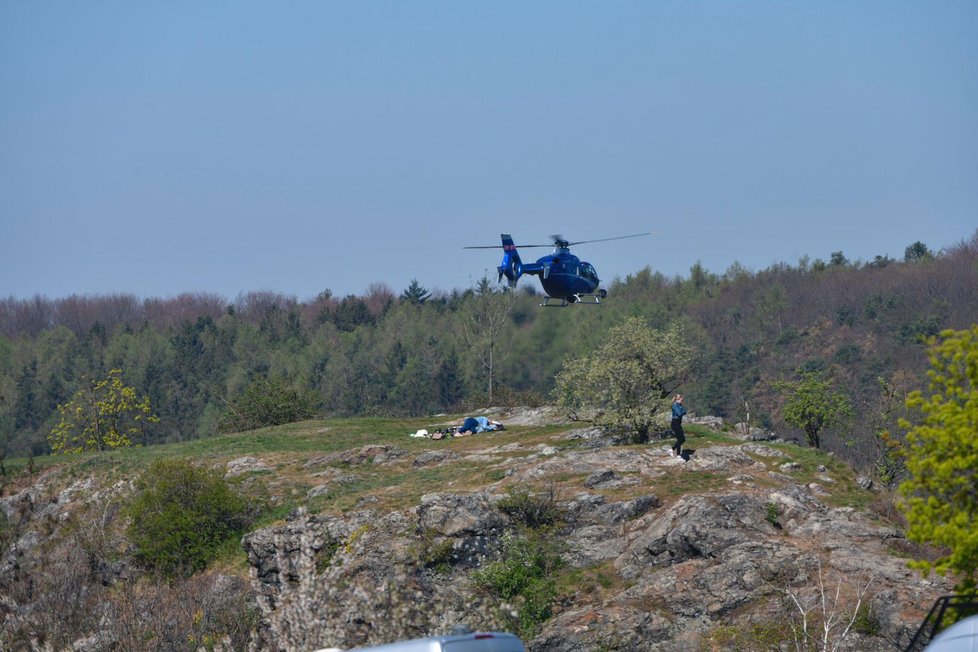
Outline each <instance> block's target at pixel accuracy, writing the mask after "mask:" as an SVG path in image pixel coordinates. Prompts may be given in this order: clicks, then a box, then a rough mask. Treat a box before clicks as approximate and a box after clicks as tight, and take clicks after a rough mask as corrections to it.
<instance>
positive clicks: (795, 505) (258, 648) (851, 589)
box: [0, 412, 951, 652]
mask: <svg viewBox="0 0 978 652" xmlns="http://www.w3.org/2000/svg"><path fill="white" fill-rule="evenodd" d="M520 418H524V419H527V420H533V419H537V418H541V415H540V414H538V413H536V412H527V413H525V414H520ZM468 441H485V442H486V443H485V444H484V447H483V448H477V447H476V446H472V445H469V444H468ZM623 443H627V442H626V441H624V440H620V439H618V438H616V437H613V436H608V435H606V434H605V433H603V432H601V431H600V430H598V429H593V428H574V429H572V427H570V426H569V427H568V429H567V430H564V431H563V432H560V433H557V434H554V435H552V436H548V437H543V436H540V437H538V438H537V439H536V440H534V441H529V442H528V441H524V440H511V441H508V443H503V442H501V441H500V440H498V439H497V440H495V441H493V440H492V439H489V438H487V439H485V440H467V442H466V448H464V449H460V450H451V449H438V450H432V451H428V452H422V453H416V452H415V453H409V452H408V451H406V450H403V449H400V448H397V447H394V446H389V445H384V446H380V445H368V446H362V447H359V448H355V449H351V450H347V451H341V452H334V453H330V454H328V455H321V456H318V457H313V458H310V459H308V460H305V459H303V460H300V461H299V462H296V466H297V467H300V468H302V469H303V470H304V472H306V473H307V477H308V478H309V479H310V484H308V485H306V486H305V491H306V493H305V495H306V496H307V497H309V498H316V497H319V496H325V495H327V494H329V492H331V491H334V490H335V491H341V490H343V487H345V486H348V485H351V484H352V483H355V482H359V481H363V480H364V478H367V479H370V478H372V477H374V476H372V475H368V474H370V473H374V472H375V471H376V472H378V473H380V472H390V473H394V474H406V475H409V474H415V473H424V474H429V473H430V474H433V475H434V474H439V473H442V472H444V471H445V468H446V465H463V466H464V468H465V469H466V471H465V473H468V472H469V471H468V469H470V468H471V469H475V468H478V469H479V470H480V471H479V472H480V473H485V476H480V477H486V478H492V480H486V481H485V484H484V486H480V485H479V482H472V483H470V485H469V489H466V490H460V489H454V488H453V487H452V486H451V482H447V483H444V484H439V485H438V489H439V490H438V491H436V492H431V493H427V494H425V495H422V496H420V498H419V499H414V500H403V499H402V500H400V501H394V502H395V503H396V504H398V505H399V507H397V508H384V509H381V508H380V507H379V506H380V505H383V504H390V503H385V502H384V498H390V496H391V495H395V494H396V492H397V491H398V490H400V487H399V486H395V487H390V488H388V490H387V493H386V494H384V493H383V492H377V493H376V494H369V495H365V496H360V497H359V499H358V500H356V501H353V500H351V501H350V502H349V503H346V504H347V505H352V507H348V511H340V510H336V513H332V514H311V513H309V512H308V511H306V510H305V509H304V508H300V509H296V510H294V511H293V512H292V513H291V514H290V515H289V516H288V518H287V519H286V520H285V521H284V522H281V523H279V524H276V525H274V526H271V527H266V528H262V529H259V530H256V531H253V532H251V533H249V534H248V535H246V536H245V537H244V538H243V540H242V546H243V547H244V549H245V551H246V552H247V556H248V565H249V570H248V576H249V577H248V579H247V582H248V583H250V588H249V589H248V590H247V591H243V590H240V591H238V594H239V595H240V596H244V597H246V598H247V600H248V601H249V604H253V601H255V600H256V601H257V607H258V611H259V616H258V620H257V624H256V626H255V630H254V633H253V635H251V638H250V643H249V649H250V650H251V651H252V652H265V651H276V652H277V651H295V652H308V651H310V650H315V649H319V648H324V647H338V648H342V649H349V648H353V647H356V646H361V645H366V644H376V643H382V642H389V641H394V640H399V639H405V638H413V637H418V636H424V635H429V634H434V633H445V632H448V631H450V630H451V629H452V628H454V627H455V626H457V625H465V626H468V627H471V628H473V629H483V630H486V629H508V630H512V629H513V628H514V627H515V626H517V625H518V624H519V622H520V621H519V614H522V611H521V610H522V609H524V608H525V607H526V600H525V598H522V597H520V596H516V597H511V598H507V599H506V600H503V599H501V598H498V597H495V596H493V595H491V594H490V593H489V592H487V591H484V590H480V589H479V588H478V582H476V580H475V578H476V574H477V573H479V572H484V571H485V570H486V569H487V568H489V567H490V564H491V563H492V562H494V561H496V560H498V559H499V558H500V556H501V554H503V553H502V551H504V550H505V546H506V542H507V541H509V540H511V539H512V537H514V536H526V535H525V534H520V533H525V532H526V530H525V529H523V528H526V527H528V523H530V521H531V520H532V519H531V518H529V517H528V516H527V514H526V513H525V511H526V509H528V508H527V506H526V505H523V507H522V508H521V507H520V502H519V500H517V499H518V498H519V499H525V498H526V497H527V496H529V497H531V498H532V497H534V496H536V497H538V498H539V496H543V495H544V494H546V496H545V499H540V500H542V501H543V503H537V504H538V505H539V504H543V505H544V507H546V509H547V510H549V511H547V513H546V514H543V515H540V514H537V515H533V514H531V515H530V516H533V517H535V518H536V517H539V518H540V520H542V521H545V522H546V523H548V524H549V525H547V526H546V527H547V528H549V529H546V530H537V531H536V532H537V536H539V537H541V538H542V539H545V540H546V541H548V542H550V543H552V544H554V546H553V550H555V551H557V553H558V554H559V555H560V560H561V562H562V566H560V567H558V570H556V571H554V573H555V575H554V577H553V579H554V580H555V581H556V582H557V583H558V585H559V590H558V592H557V595H556V599H554V600H553V601H552V602H551V603H549V609H550V614H549V617H547V618H540V619H539V620H538V621H537V622H536V623H535V626H534V627H528V628H527V629H526V630H525V631H524V639H525V642H526V644H527V648H528V649H529V650H531V651H533V652H543V651H547V652H564V651H566V652H571V651H574V652H578V651H582V650H629V651H632V650H634V651H645V650H648V651H663V652H679V651H686V650H724V649H756V648H753V647H752V646H751V643H750V642H751V641H753V640H755V639H760V638H764V637H765V636H767V637H768V638H771V637H773V640H776V641H781V642H782V644H783V645H782V649H796V647H797V646H796V645H795V642H796V641H797V639H794V638H792V637H793V634H792V630H791V627H792V624H796V625H799V624H800V623H801V620H800V619H801V618H802V617H803V616H804V618H805V619H807V622H808V624H809V626H810V627H816V626H820V623H821V622H822V621H824V620H825V619H826V618H827V617H834V618H837V619H841V620H842V621H843V622H844V623H845V624H847V623H848V622H849V621H848V620H847V619H848V618H850V617H854V616H858V623H856V624H854V626H853V628H852V630H851V631H850V632H849V633H848V634H847V636H846V637H845V640H843V641H842V642H841V645H840V646H839V647H838V649H839V650H848V651H850V652H852V651H857V650H858V651H862V652H873V651H875V650H880V651H882V650H892V649H894V647H901V648H902V647H905V646H906V644H907V643H908V642H909V639H910V636H911V635H912V634H913V632H914V631H915V630H916V628H917V626H918V625H919V623H920V621H921V619H922V617H923V615H924V614H925V613H926V611H927V609H928V608H929V607H930V605H931V604H932V603H933V601H934V599H935V598H936V597H937V596H939V595H942V594H945V593H948V592H950V589H951V586H950V583H949V582H947V581H945V580H944V579H942V578H930V579H922V578H921V577H920V576H919V575H918V574H917V573H915V572H911V571H910V570H908V569H907V567H906V561H905V559H903V558H901V557H899V556H897V555H896V554H894V551H895V550H899V549H900V547H901V546H902V545H904V544H905V542H904V540H903V538H902V534H901V532H900V531H899V530H898V529H897V528H895V527H893V526H891V525H887V524H885V523H882V522H880V521H878V520H875V519H874V518H873V517H871V516H870V515H868V514H866V513H863V512H861V511H858V510H855V509H853V508H851V507H840V506H838V505H839V504H840V502H838V501H835V502H834V501H833V500H832V494H833V491H835V490H836V489H838V488H839V487H840V486H841V485H842V484H844V483H848V485H849V486H851V487H852V488H853V489H852V490H853V491H863V490H861V489H859V487H858V485H857V482H856V479H855V478H854V477H852V476H851V474H850V475H849V476H846V477H841V476H840V475H838V474H835V475H833V471H831V470H830V469H828V468H826V466H818V467H817V468H810V462H807V463H806V462H804V458H803V457H802V456H797V455H794V453H793V452H792V449H791V447H789V446H784V445H771V444H767V443H761V442H756V441H748V442H744V441H740V440H736V439H729V438H728V439H723V438H720V437H717V438H715V439H714V440H704V439H702V438H697V437H691V439H690V440H689V441H688V445H689V446H690V448H691V449H695V450H694V451H693V453H692V455H691V457H690V459H689V460H688V461H684V460H682V459H676V458H673V457H671V456H670V455H669V453H668V450H669V448H668V447H669V444H670V443H671V442H661V441H659V442H654V443H652V444H648V445H620V444H623ZM480 445H481V444H480ZM796 457H797V458H798V459H796ZM826 465H828V466H832V464H831V463H830V462H829V461H828V460H826ZM226 468H227V472H228V474H229V475H239V474H248V473H251V474H254V473H261V472H262V471H264V469H267V468H269V467H268V466H267V464H266V463H265V462H263V461H262V460H260V459H258V458H256V457H239V458H237V459H233V460H231V462H230V463H228V464H227V467H226ZM447 468H451V467H447ZM377 469H380V471H377ZM266 473H267V471H266ZM439 477H440V476H439ZM310 486H312V488H308V487H310ZM474 486H477V487H478V488H476V489H474V490H473V489H472V487H474ZM548 487H549V492H548V490H547V488H548ZM130 491H131V486H130V485H129V484H128V483H127V482H119V483H116V484H114V485H112V486H111V487H107V488H104V489H101V490H97V484H95V483H93V482H92V481H91V479H80V480H73V479H72V480H70V481H66V482H63V483H61V484H60V485H57V486H55V485H54V483H52V482H51V481H50V480H49V479H48V478H47V477H41V478H39V479H37V480H36V481H35V483H34V484H33V485H32V486H29V487H27V488H24V489H23V490H21V491H19V492H17V493H12V494H11V495H8V496H6V497H4V498H2V499H0V510H2V511H3V516H4V519H5V521H6V522H8V523H12V524H23V526H21V525H18V527H17V528H16V530H15V531H16V532H17V533H18V537H19V538H17V539H16V540H13V541H11V542H10V544H9V545H6V547H2V546H0V586H5V585H4V584H3V581H4V580H5V579H6V578H9V577H11V576H13V575H15V574H16V573H18V572H22V571H23V568H24V567H25V566H26V565H27V564H28V563H42V562H40V561H38V562H34V561H32V560H34V559H37V560H41V559H42V558H43V555H44V554H45V552H44V551H45V549H46V547H48V546H47V544H48V543H49V542H46V541H45V539H44V535H43V532H45V531H46V530H54V529H57V527H58V524H59V523H62V522H66V521H67V520H68V519H69V517H70V515H71V513H72V511H74V510H75V509H76V508H78V507H80V506H82V505H83V504H90V505H94V506H95V507H97V509H95V510H93V511H94V513H98V514H103V515H104V514H107V513H108V512H109V510H110V509H118V506H119V505H121V504H122V503H123V502H124V500H125V497H126V496H127V495H128V494H129V492H130ZM519 492H524V493H523V494H521V493H519ZM533 492H542V493H533ZM864 495H865V494H864ZM548 501H549V502H548ZM532 506H533V505H530V507H532ZM365 507H370V509H367V508H365ZM520 509H524V512H523V513H521V512H520ZM554 514H556V515H558V516H559V517H556V518H555V517H553V515H554ZM544 517H546V518H544ZM521 519H523V520H521ZM31 523H36V524H39V525H38V526H37V527H33V526H31ZM11 531H14V530H11ZM19 533H22V534H19ZM113 549H115V548H113ZM114 559H115V557H114V556H112V555H109V556H106V557H105V563H104V564H103V565H102V566H99V567H97V568H92V567H89V566H86V567H84V568H82V570H83V571H84V573H85V574H86V576H87V574H88V573H91V572H94V573H95V574H97V576H98V577H99V580H100V581H101V582H102V583H103V584H104V585H105V586H109V585H111V584H112V583H113V582H116V581H118V580H119V578H123V577H125V575H126V572H127V568H126V567H125V565H112V563H114V562H113V560H114ZM109 562H112V563H109ZM230 585H233V583H232V584H229V586H230ZM837 589H838V592H839V596H840V599H839V601H838V602H837V603H836V602H833V601H832V600H829V601H828V602H827V603H823V601H822V600H821V598H822V597H823V596H829V597H831V596H833V595H835V592H836V590H837ZM252 596H255V597H254V598H252ZM18 599H19V598H18ZM22 604H23V603H22V602H17V600H15V599H14V598H12V597H10V596H9V595H8V594H4V593H3V592H0V614H2V615H3V618H5V619H6V622H8V623H16V622H19V620H18V619H24V618H29V617H30V616H31V614H30V613H29V612H28V611H23V610H21V605H22ZM822 604H828V605H829V606H828V607H827V608H823V607H822V606H821V605H822ZM857 605H858V607H859V608H858V609H857ZM514 614H517V616H516V617H515V618H514ZM845 624H844V625H843V627H844V626H845ZM249 627H250V625H249ZM245 631H246V634H247V629H246V630H245ZM840 635H841V628H840V629H837V630H835V631H834V633H833V636H836V637H838V636H840ZM101 640H102V639H99V638H98V637H97V636H94V637H93V638H91V639H90V640H88V639H86V640H84V641H78V642H77V643H76V645H75V646H74V648H75V649H93V650H94V649H108V648H109V647H111V641H108V642H105V643H104V644H102V643H99V641H101ZM784 641H789V643H784ZM116 643H117V644H118V645H121V643H118V642H116ZM100 646H101V647H100ZM785 646H787V647H785ZM0 647H3V639H2V628H0ZM775 648H776V646H775ZM227 649H229V648H227ZM763 649H770V646H767V647H763Z"/></svg>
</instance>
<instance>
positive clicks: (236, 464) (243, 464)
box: [224, 457, 272, 478]
mask: <svg viewBox="0 0 978 652" xmlns="http://www.w3.org/2000/svg"><path fill="white" fill-rule="evenodd" d="M271 470H272V467H270V466H268V465H267V464H265V463H264V462H263V461H261V460H259V459H258V458H256V457H238V458H236V459H233V460H231V461H230V462H228V463H227V470H226V471H225V473H224V475H226V476H227V477H229V478H234V477H237V476H239V475H244V474H245V473H261V472H264V471H271Z"/></svg>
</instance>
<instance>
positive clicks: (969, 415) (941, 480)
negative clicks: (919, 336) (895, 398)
mask: <svg viewBox="0 0 978 652" xmlns="http://www.w3.org/2000/svg"><path fill="white" fill-rule="evenodd" d="M930 344H931V350H930V356H929V357H930V364H931V369H930V370H929V371H928V372H927V375H928V377H929V379H930V382H929V384H928V393H927V394H926V395H925V393H924V392H921V391H916V392H911V393H910V395H909V396H908V397H907V407H908V408H910V409H911V410H918V411H919V412H920V415H921V416H922V419H921V420H920V421H919V422H917V423H913V424H912V423H910V422H909V421H907V420H906V419H904V420H902V421H901V425H902V426H903V427H905V428H909V431H908V432H907V444H906V446H907V452H906V465H907V471H908V472H909V474H910V477H909V478H908V479H907V480H906V481H904V482H903V483H902V484H901V485H900V493H901V494H902V496H903V497H904V499H905V500H904V502H903V505H902V509H903V510H904V511H905V512H906V515H907V538H908V539H910V540H911V541H917V542H920V543H929V544H932V545H935V546H939V547H941V548H944V549H946V550H947V551H948V552H947V554H943V555H942V556H941V557H940V558H938V559H936V560H930V559H921V560H918V561H915V562H912V563H913V565H914V566H916V567H917V568H920V569H921V570H923V571H925V572H928V571H930V570H936V571H937V572H938V573H946V572H948V571H950V572H954V573H959V574H960V577H961V580H960V583H959V586H958V588H959V589H960V590H961V591H962V592H965V591H974V590H975V588H976V575H978V493H976V492H975V487H978V325H974V326H972V327H971V328H970V329H968V330H961V331H953V330H946V331H943V332H942V333H941V335H940V339H939V340H938V339H937V338H932V339H931V341H930Z"/></svg>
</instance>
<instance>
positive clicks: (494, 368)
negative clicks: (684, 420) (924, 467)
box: [0, 232, 978, 466]
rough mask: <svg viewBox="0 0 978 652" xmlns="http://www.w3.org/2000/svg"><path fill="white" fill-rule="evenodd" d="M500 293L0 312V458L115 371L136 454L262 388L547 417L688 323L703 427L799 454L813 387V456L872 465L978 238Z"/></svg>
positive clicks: (334, 401)
mask: <svg viewBox="0 0 978 652" xmlns="http://www.w3.org/2000/svg"><path fill="white" fill-rule="evenodd" d="M493 281H494V279H484V280H483V281H481V282H480V283H479V284H478V285H477V286H476V287H473V288H468V289H456V290H453V291H452V292H450V293H432V292H430V291H428V290H427V289H426V288H424V287H422V286H421V285H420V284H418V283H417V282H412V283H411V284H410V285H409V286H408V287H407V288H404V289H403V290H400V291H398V290H395V289H392V288H391V287H389V286H387V285H385V284H381V283H377V284H374V285H372V286H371V287H370V288H369V290H368V292H367V293H365V294H364V295H362V296H357V295H348V296H344V297H334V296H333V295H332V293H331V292H330V291H329V290H328V289H324V290H323V291H322V292H321V293H320V294H319V295H318V296H317V297H315V298H314V299H311V300H305V301H300V300H298V299H297V298H295V297H292V296H288V295H284V294H280V293H275V292H268V291H255V292H248V293H243V294H241V295H239V296H238V297H236V298H235V299H233V300H228V299H227V298H225V297H221V296H217V295H213V294H203V293H186V294H181V295H179V296H175V297H170V298H142V299H141V298H138V297H136V296H134V295H130V294H113V295H98V296H91V295H81V296H79V295H74V296H69V297H64V298H54V299H52V298H47V297H41V296H37V297H33V298H26V299H25V298H15V297H9V298H6V299H0V454H2V457H0V460H2V459H4V458H13V457H27V456H39V455H46V454H49V453H50V452H51V444H50V441H49V435H50V433H51V432H52V429H54V428H55V427H56V426H57V424H58V421H59V410H58V406H59V405H64V404H65V403H67V402H68V401H70V400H71V399H72V397H73V396H74V395H75V393H76V392H77V391H78V390H79V389H80V388H83V387H85V386H86V385H87V384H90V383H92V382H94V381H97V380H99V379H102V378H106V377H107V376H108V375H109V374H110V373H111V372H112V371H113V370H120V371H121V377H122V379H123V380H124V381H125V383H126V384H128V385H131V386H132V387H134V388H135V389H136V390H137V392H138V393H139V395H141V396H144V397H147V398H148V400H149V405H150V406H151V408H152V411H153V412H154V413H155V415H156V416H157V417H158V420H156V421H154V422H152V423H147V424H146V427H145V429H143V431H142V433H141V435H140V440H139V441H135V442H133V443H135V444H139V445H153V444H159V443H169V442H176V441H184V440H188V439H195V438H203V437H209V436H212V435H214V434H215V433H217V432H218V431H219V429H222V428H223V429H225V430H227V429H228V428H229V425H228V424H233V423H234V421H233V419H228V416H229V414H231V413H233V407H234V405H235V401H237V400H238V399H240V398H241V397H242V396H244V395H245V394H246V393H247V392H248V391H256V390H255V388H256V387H258V388H260V387H262V385H261V384H262V383H265V384H266V385H265V386H267V384H268V383H277V384H278V385H279V386H282V385H285V386H288V387H290V388H293V389H294V390H295V391H297V392H299V393H300V394H301V395H302V396H304V397H306V398H307V399H308V405H309V409H310V410H311V411H312V413H314V415H315V416H319V417H322V418H330V417H334V416H359V415H382V416H425V415H433V414H440V413H449V414H461V413H465V412H468V411H471V410H476V409H480V408H484V407H488V406H491V405H502V406H505V405H531V406H532V405H539V404H543V403H548V402H550V401H551V400H552V396H551V392H552V390H553V388H554V382H555V377H556V376H557V374H558V372H559V371H560V370H561V369H562V367H563V365H564V364H565V362H566V361H568V360H573V359H575V358H577V357H579V356H581V355H583V354H585V353H587V352H590V351H592V350H594V349H596V348H597V347H599V346H600V344H601V343H602V342H603V341H604V339H605V337H606V336H607V334H608V332H609V329H612V328H613V327H615V326H616V325H618V324H621V323H622V322H624V321H625V320H627V319H629V318H632V317H639V318H642V319H643V320H645V322H646V323H648V324H649V326H650V327H652V328H665V327H667V326H669V325H671V324H674V323H681V324H683V326H684V328H685V332H686V333H687V334H688V337H689V338H690V343H691V344H692V345H693V346H694V347H695V349H696V351H697V352H698V354H699V355H698V364H697V368H696V373H694V374H693V375H692V376H691V377H690V379H689V380H688V382H687V383H686V385H685V386H684V387H683V388H682V389H683V393H684V394H685V396H686V400H687V407H688V408H689V409H690V410H691V412H692V413H694V414H696V415H717V416H722V417H724V418H725V419H727V420H728V421H730V422H736V421H744V420H745V419H747V418H748V416H749V419H750V421H751V423H752V424H756V425H758V426H760V427H763V428H766V429H769V430H773V431H775V432H776V433H778V435H780V436H782V437H785V438H787V439H792V438H794V439H798V440H800V441H802V440H803V439H804V438H803V436H801V435H800V431H799V430H797V429H794V428H792V427H790V426H788V425H786V423H785V421H784V418H783V414H782V409H783V407H784V402H785V396H784V392H783V390H782V389H779V387H783V383H784V382H790V381H792V380H795V379H797V378H799V377H800V374H805V373H809V372H814V373H818V374H819V375H820V377H823V378H826V379H829V380H830V381H831V382H832V384H833V386H834V387H835V388H837V389H838V390H839V391H841V392H843V393H844V394H845V395H846V396H848V397H849V400H850V401H851V403H852V406H853V408H854V410H853V411H854V418H853V419H852V421H851V422H850V423H849V424H847V425H846V427H845V428H838V429H837V431H836V432H827V433H826V436H825V438H824V441H823V445H822V447H823V448H826V449H828V450H831V451H834V452H837V453H838V454H840V455H843V456H845V457H846V458H847V459H849V460H850V461H851V462H853V463H854V464H856V465H857V466H859V465H869V464H871V463H872V461H873V460H872V457H873V449H872V445H871V442H872V441H873V440H874V436H875V435H878V434H879V432H880V431H882V430H884V429H885V430H890V431H893V432H895V431H896V425H895V424H896V420H897V418H898V417H899V416H900V415H901V414H902V413H903V411H904V405H903V397H904V396H905V395H906V394H907V393H908V392H910V391H912V390H914V389H920V388H922V387H924V385H925V384H926V380H927V379H926V369H927V355H926V353H927V351H926V342H927V339H928V338H929V337H932V336H935V335H937V334H938V333H939V332H940V331H942V330H944V329H949V328H950V329H963V328H967V327H969V326H970V325H972V324H973V323H975V322H978V232H976V233H975V234H974V235H972V236H971V237H970V238H968V239H965V240H963V241H961V242H960V243H958V244H957V245H955V246H952V247H949V248H947V249H945V250H941V251H937V252H935V251H931V250H930V249H929V248H928V247H927V245H925V244H924V243H922V242H915V243H912V244H910V245H908V246H907V248H906V250H905V252H904V256H903V258H902V259H899V260H898V259H893V258H890V257H889V256H886V255H881V256H876V258H875V259H874V260H872V261H850V260H848V259H847V258H846V256H845V254H844V252H842V251H838V252H833V253H832V254H831V256H830V257H829V259H828V260H821V259H816V260H811V259H809V258H807V257H806V258H803V259H801V260H799V261H797V263H795V264H787V263H779V264H775V265H772V266H770V267H768V268H766V269H763V270H760V271H751V270H748V269H745V268H743V267H742V266H740V265H738V264H734V265H732V266H731V267H730V268H729V269H727V270H726V271H725V272H723V273H722V274H719V273H714V272H711V271H708V269H707V268H706V267H705V266H704V265H703V264H702V263H701V262H697V263H696V264H694V265H693V266H692V267H691V268H690V270H689V273H688V275H684V276H676V277H666V276H664V275H663V274H661V273H658V272H656V271H654V270H652V269H650V268H648V267H646V268H645V269H641V270H638V271H636V272H635V273H634V274H631V275H628V276H627V277H626V278H624V279H615V280H613V281H612V282H611V283H610V284H608V286H607V287H608V293H609V296H608V298H607V299H606V300H605V301H604V302H603V303H602V304H601V305H600V306H581V305H578V306H570V307H567V308H561V309H554V308H541V307H540V306H539V303H540V301H541V299H542V296H541V294H540V291H539V289H538V288H537V287H536V286H535V285H534V284H533V283H532V279H525V280H523V281H522V282H521V283H520V287H519V289H518V290H516V291H505V290H503V289H501V288H500V287H499V286H497V285H496V284H495V283H494V282H493Z"/></svg>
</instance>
